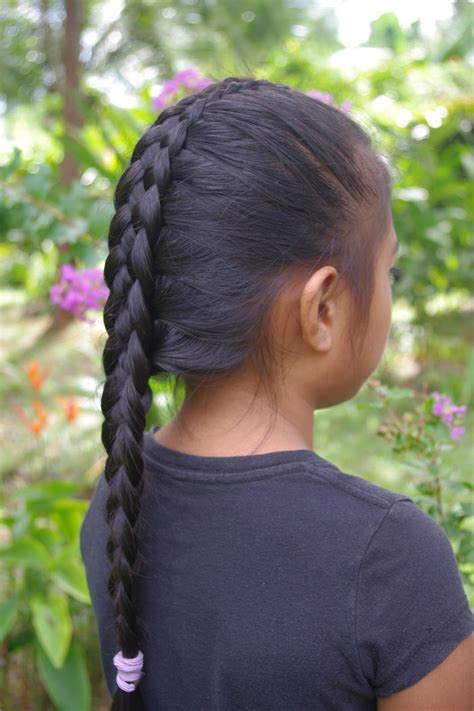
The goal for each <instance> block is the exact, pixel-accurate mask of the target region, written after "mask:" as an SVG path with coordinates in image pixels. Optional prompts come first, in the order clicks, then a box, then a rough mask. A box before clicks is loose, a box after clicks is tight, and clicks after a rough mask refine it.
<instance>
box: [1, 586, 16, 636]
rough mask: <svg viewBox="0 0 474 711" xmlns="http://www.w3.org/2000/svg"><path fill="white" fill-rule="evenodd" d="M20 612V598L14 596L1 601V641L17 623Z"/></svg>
mask: <svg viewBox="0 0 474 711" xmlns="http://www.w3.org/2000/svg"><path fill="white" fill-rule="evenodd" d="M17 612H18V598H17V597H12V598H10V599H9V600H6V601H5V602H2V603H0V642H2V641H3V640H4V639H5V637H6V636H7V634H8V633H9V632H10V630H11V628H12V627H13V625H14V624H15V620H16V615H17Z"/></svg>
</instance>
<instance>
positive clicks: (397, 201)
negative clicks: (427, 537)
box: [0, 0, 474, 711]
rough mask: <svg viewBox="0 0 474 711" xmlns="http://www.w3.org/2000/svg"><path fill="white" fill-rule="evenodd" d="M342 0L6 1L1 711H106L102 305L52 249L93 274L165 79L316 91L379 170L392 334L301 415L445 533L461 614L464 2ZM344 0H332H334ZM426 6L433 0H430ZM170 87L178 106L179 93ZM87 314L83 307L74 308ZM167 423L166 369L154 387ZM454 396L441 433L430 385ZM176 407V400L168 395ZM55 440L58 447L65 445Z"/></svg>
mask: <svg viewBox="0 0 474 711" xmlns="http://www.w3.org/2000/svg"><path fill="white" fill-rule="evenodd" d="M340 4H341V3H330V2H309V1H305V0H301V2H298V3H296V2H290V1H287V0H271V2H270V0H252V2H250V1H249V0H246V1H245V2H240V3H235V2H232V1H231V0H220V1H219V2H208V1H207V0H181V1H179V2H178V1H176V2H162V1H161V0H156V1H155V2H153V3H150V2H146V1H145V0H125V2H119V1H118V0H117V1H112V2H104V1H102V0H100V1H99V0H75V1H74V2H73V1H72V0H64V2H62V1H59V0H41V1H39V0H38V1H36V2H35V1H20V2H17V1H15V2H13V0H5V2H4V3H3V7H2V11H1V13H0V33H1V37H2V42H0V60H1V62H2V66H3V68H4V70H3V71H2V72H1V74H0V111H1V113H0V121H1V123H0V125H1V134H0V152H1V156H0V303H1V307H2V329H1V334H0V339H1V341H0V347H1V349H2V358H1V364H0V369H1V375H2V377H1V378H0V398H1V404H2V407H1V414H0V428H1V435H2V458H1V462H0V471H1V474H2V484H3V486H2V494H1V497H2V498H1V502H0V506H1V509H0V510H1V513H2V517H1V524H0V562H1V567H0V591H1V594H0V600H2V602H1V604H0V693H1V698H2V701H3V704H4V707H5V709H9V708H16V707H19V708H22V709H35V711H36V710H37V709H38V710H42V709H50V708H51V704H53V706H54V708H57V709H67V710H68V711H76V710H77V711H87V709H99V710H100V709H106V708H108V706H109V700H108V694H107V691H106V689H105V685H104V681H103V679H102V676H101V670H100V659H99V656H98V639H97V633H96V629H95V624H94V619H93V616H92V610H91V606H90V599H89V594H88V591H87V586H86V582H85V578H84V571H83V569H82V565H81V561H80V557H79V547H78V546H79V539H78V535H79V528H80V524H81V522H82V519H83V516H84V513H85V511H86V509H87V506H88V502H89V499H90V497H91V495H92V492H93V490H94V487H95V484H96V482H97V477H98V476H99V475H100V473H101V471H102V467H103V463H104V456H105V453H104V451H103V447H102V444H101V441H100V425H101V413H100V394H101V387H102V384H103V373H102V372H101V365H100V355H101V348H103V345H104V343H105V331H104V327H103V323H102V321H101V313H100V310H99V311H95V312H94V313H93V314H92V315H93V317H94V318H93V319H85V320H83V319H81V318H80V317H79V316H78V313H77V312H71V311H70V310H67V309H65V308H62V307H61V305H60V304H54V303H52V301H51V298H50V294H51V292H50V290H51V288H52V287H54V286H55V285H56V284H58V283H59V280H60V270H61V267H62V266H63V265H65V264H72V265H74V267H75V269H77V271H78V272H82V270H85V269H92V270H93V269H98V270H99V271H100V269H101V268H102V267H103V262H104V259H105V256H106V234H107V229H108V223H109V221H110V218H111V216H112V214H113V208H112V193H113V189H114V187H115V184H116V182H117V180H118V177H119V176H120V174H121V172H122V170H123V169H124V166H125V164H126V162H127V160H128V158H129V155H130V153H131V151H132V149H133V147H134V145H135V143H136V141H137V140H138V137H139V136H140V135H141V133H142V132H143V130H144V128H145V127H146V126H147V125H149V124H150V123H151V122H152V121H153V120H154V119H155V117H156V109H155V107H154V106H155V105H154V101H153V100H154V99H155V97H156V96H157V95H158V94H159V92H160V89H161V88H162V87H163V85H165V86H166V82H169V81H170V80H171V78H172V77H174V76H175V75H176V73H177V72H179V71H182V70H184V69H188V68H194V69H195V70H198V71H199V72H200V74H201V75H202V76H203V77H206V78H207V79H209V80H215V79H219V78H222V77H224V76H226V75H229V74H247V73H251V74H252V75H254V76H258V77H262V78H267V79H270V80H273V81H279V82H285V83H288V84H290V85H292V86H294V87H295V88H298V89H300V90H302V91H319V92H323V93H327V94H329V95H330V96H331V97H332V99H333V101H334V102H335V103H336V104H337V105H341V104H342V103H343V102H344V101H350V102H351V105H352V109H351V110H352V113H353V115H354V116H355V118H356V119H357V120H359V121H360V122H361V123H362V124H363V125H364V127H365V128H366V129H367V130H368V131H369V132H370V133H371V135H373V136H374V140H375V141H376V143H377V145H378V147H379V149H380V150H381V151H382V152H383V153H384V154H385V155H386V156H387V157H388V159H389V160H390V164H391V166H392V168H393V171H394V191H393V203H392V206H393V217H394V224H395V228H396V232H397V235H398V238H399V241H400V243H401V250H400V255H399V258H398V265H399V266H400V267H401V268H402V270H403V276H402V279H401V280H400V281H399V282H398V283H397V284H396V285H395V286H394V309H393V325H392V330H391V333H390V338H389V343H388V347H387V350H386V353H385V356H384V358H383V361H382V362H381V364H380V365H379V368H378V369H377V371H376V373H375V374H374V381H373V382H372V383H371V384H370V385H369V384H367V386H364V387H363V388H362V389H361V391H360V392H359V393H358V395H357V396H356V397H355V398H354V399H353V400H351V401H349V402H347V403H344V404H342V405H339V406H337V407H335V408H331V409H329V410H323V411H318V412H316V413H315V432H314V443H315V448H316V449H317V451H318V452H319V453H320V454H321V455H322V456H324V457H327V458H328V459H330V460H332V461H333V462H334V463H335V464H337V465H338V466H339V467H341V469H343V470H345V471H348V472H350V473H352V474H356V475H359V476H362V477H365V478H367V479H369V480H370V481H373V482H375V483H377V484H379V485H381V486H385V487H388V488H390V489H392V490H396V491H400V492H404V493H406V494H407V495H408V496H411V497H412V498H414V499H415V500H416V501H417V503H419V505H420V506H421V507H422V508H424V509H425V510H426V511H427V512H428V513H430V515H432V516H433V517H435V518H436V519H437V520H438V521H439V523H440V524H441V525H442V526H443V527H444V528H445V530H446V531H447V533H448V535H449V536H450V540H451V542H452V545H453V550H454V552H455V554H456V557H457V560H458V564H459V570H460V573H461V575H462V580H463V584H464V586H465V590H466V594H467V595H468V598H469V600H470V603H471V605H472V606H473V607H474V556H473V552H472V545H471V544H470V543H471V537H472V530H473V520H474V518H473V512H472V486H473V484H472V423H473V415H472V406H473V404H474V403H473V401H474V337H473V330H472V311H473V305H474V302H473V298H472V293H471V283H472V282H471V279H470V275H471V274H472V273H473V263H472V261H473V252H472V249H470V246H471V244H470V238H471V234H472V224H473V222H472V218H473V215H472V212H473V206H474V200H473V181H472V178H473V174H474V155H473V151H472V116H473V114H472V108H473V86H472V69H473V61H474V57H473V48H472V37H471V32H472V8H473V5H472V3H469V2H464V1H462V0H458V1H456V2H454V3H452V6H451V8H450V13H448V15H446V16H445V17H444V19H438V20H437V21H436V18H434V21H433V23H432V25H431V29H430V31H429V32H428V31H426V30H425V29H424V27H423V23H422V22H421V19H420V18H417V17H415V19H414V20H413V21H411V22H406V21H404V22H402V21H401V8H402V5H403V3H393V11H388V12H384V13H383V14H381V15H380V16H379V17H374V19H373V21H372V22H371V24H370V27H369V33H368V37H367V38H366V39H365V40H364V41H358V42H355V43H352V44H351V43H348V42H347V41H345V42H344V41H341V31H340V30H341V14H340V13H337V12H336V10H335V7H336V5H340ZM342 4H344V3H342ZM438 7H439V6H438ZM185 92H186V89H184V88H183V89H181V90H179V91H178V93H177V95H176V96H175V97H173V100H174V99H176V98H179V97H180V96H181V95H184V93H185ZM89 315H90V314H89ZM153 389H154V393H155V401H154V404H153V408H152V410H151V411H150V413H149V417H148V421H149V424H150V426H151V424H153V423H154V422H164V421H166V419H167V418H168V417H169V412H170V409H169V407H170V406H172V405H173V404H176V403H174V401H173V396H172V388H171V386H170V385H169V384H161V385H157V384H156V383H153ZM433 390H436V391H439V392H441V393H446V394H447V395H449V397H450V398H451V399H452V401H453V402H455V403H458V404H460V403H462V404H465V405H466V406H467V412H466V414H465V416H464V418H463V426H464V427H465V434H464V436H463V437H461V438H460V439H458V440H456V441H454V440H452V439H451V438H450V437H449V434H448V430H447V427H446V426H445V425H444V424H443V423H442V422H441V420H440V418H439V417H438V418H437V417H436V416H434V415H433V410H432V408H433V403H434V401H433V399H432V398H431V399H430V393H431V392H432V391H433ZM178 404H179V393H178ZM71 452H73V453H74V456H71Z"/></svg>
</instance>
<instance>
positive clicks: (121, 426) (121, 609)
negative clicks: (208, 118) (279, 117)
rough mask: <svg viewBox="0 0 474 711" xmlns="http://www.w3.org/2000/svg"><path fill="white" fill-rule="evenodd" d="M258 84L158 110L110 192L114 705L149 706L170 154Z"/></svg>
mask: <svg viewBox="0 0 474 711" xmlns="http://www.w3.org/2000/svg"><path fill="white" fill-rule="evenodd" d="M256 85H258V82H257V81H255V80H253V79H250V80H246V81H242V80H238V79H237V80H236V79H235V78H234V77H229V78H227V79H225V80H223V81H222V82H218V83H215V84H211V85H209V86H207V87H206V88H205V89H203V90H202V91H200V92H198V93H197V94H193V95H192V96H187V97H185V98H183V99H182V100H181V101H179V102H178V103H177V104H175V105H173V106H170V107H168V108H167V109H165V110H164V111H162V112H161V114H160V116H159V117H158V119H157V120H156V121H155V123H154V124H153V125H152V126H151V127H149V128H148V129H147V130H146V132H145V133H144V135H143V136H142V137H141V138H140V140H139V141H138V143H137V145H136V146H135V149H134V151H133V154H132V157H131V161H130V165H129V166H128V167H127V168H126V170H125V172H124V173H123V174H122V176H121V178H120V180H119V182H118V184H117V187H116V190H115V193H114V207H115V214H114V216H113V218H112V221H111V223H110V229H109V235H108V246H109V254H108V255H107V259H106V262H105V266H104V279H105V282H106V284H107V286H108V288H109V290H110V293H109V296H108V299H107V302H106V304H105V307H104V324H105V328H106V330H107V334H108V339H107V342H106V344H105V347H104V351H103V356H102V363H103V367H104V372H105V375H106V379H105V383H104V390H103V394H102V399H101V408H102V412H103V415H104V421H103V424H102V442H103V445H104V447H105V449H106V452H107V459H106V463H105V472H104V474H105V479H106V481H107V483H108V486H109V493H108V498H107V503H106V519H107V523H108V526H109V538H108V540H107V546H106V551H107V557H108V559H109V560H110V563H111V573H110V577H109V580H108V584H107V587H108V592H109V594H110V596H111V599H112V604H113V621H114V628H115V634H116V637H117V643H118V647H119V649H118V651H117V654H116V655H115V656H114V665H115V666H116V668H117V691H116V693H115V695H114V698H113V702H112V707H111V709H112V711H125V710H127V711H141V710H143V709H144V708H145V707H144V702H143V699H142V696H141V694H140V687H139V682H140V679H141V678H142V676H143V675H144V674H146V663H145V660H144V655H143V651H142V650H141V649H140V629H139V620H138V618H137V613H136V610H135V606H134V597H133V576H134V574H136V570H135V568H136V563H137V560H138V559H137V555H138V553H137V539H136V523H137V520H138V515H139V510H140V495H141V492H142V487H143V468H144V461H143V434H144V430H145V421H146V415H147V412H148V410H149V409H150V406H151V404H152V391H151V388H150V386H149V382H148V381H149V378H150V377H151V375H156V374H157V372H159V370H160V368H159V367H157V366H156V364H155V366H154V367H153V368H152V364H151V357H152V353H153V349H154V347H155V344H154V327H155V320H156V319H157V318H158V317H159V315H158V314H156V313H154V310H153V308H152V303H153V297H154V294H155V293H156V294H159V293H160V279H161V277H160V275H159V273H158V270H157V265H156V263H155V257H154V255H155V254H156V251H157V246H158V245H159V243H160V240H161V235H162V222H163V221H162V204H161V202H160V201H161V200H162V199H163V196H164V195H165V194H166V192H167V191H168V190H169V188H170V186H171V182H172V170H171V164H172V160H173V158H174V156H176V155H177V153H178V152H179V151H180V150H181V149H182V147H183V145H184V143H185V141H186V135H187V130H188V127H189V126H190V124H192V123H194V122H196V121H197V120H198V119H199V118H200V117H201V115H202V112H203V111H204V108H205V106H206V102H207V101H208V100H209V98H211V97H218V98H221V97H222V96H223V95H224V94H226V93H228V92H230V93H233V92H235V91H239V90H240V89H241V88H243V87H244V88H245V87H252V88H253V87H254V86H256ZM161 370H162V372H164V369H161Z"/></svg>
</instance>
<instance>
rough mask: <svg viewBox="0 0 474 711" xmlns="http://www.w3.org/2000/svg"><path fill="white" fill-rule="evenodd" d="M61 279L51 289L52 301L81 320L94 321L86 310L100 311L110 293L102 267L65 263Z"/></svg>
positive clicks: (62, 267) (61, 271)
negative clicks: (79, 266)
mask: <svg viewBox="0 0 474 711" xmlns="http://www.w3.org/2000/svg"><path fill="white" fill-rule="evenodd" d="M60 275H61V276H60V281H59V283H58V284H55V285H54V286H52V287H51V289H50V290H49V294H50V299H51V303H53V304H58V305H59V306H60V307H61V308H62V309H64V310H65V311H70V312H71V313H73V314H74V315H75V316H76V318H78V319H79V320H81V321H87V322H88V323H93V321H91V320H89V319H87V318H86V317H85V313H86V311H88V310H89V309H93V310H96V311H99V310H100V309H101V308H102V307H103V305H104V303H105V301H106V299H107V296H108V294H109V290H108V289H107V287H106V286H105V285H104V281H103V275H102V270H101V269H76V268H75V266H74V265H73V264H63V265H62V266H61V268H60Z"/></svg>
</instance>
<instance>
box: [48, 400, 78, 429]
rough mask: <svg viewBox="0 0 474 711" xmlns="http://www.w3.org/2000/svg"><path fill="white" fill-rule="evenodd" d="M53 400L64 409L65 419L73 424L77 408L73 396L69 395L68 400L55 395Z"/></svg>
mask: <svg viewBox="0 0 474 711" xmlns="http://www.w3.org/2000/svg"><path fill="white" fill-rule="evenodd" d="M54 399H55V400H56V402H58V403H59V404H60V405H61V406H62V407H63V408H64V413H65V415H66V419H67V420H68V421H69V422H75V421H76V420H77V416H78V412H79V407H78V405H77V400H76V398H75V397H74V395H69V397H68V398H65V397H62V396H61V395H56V396H55V398H54Z"/></svg>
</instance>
